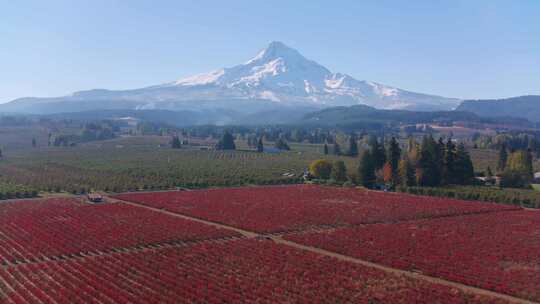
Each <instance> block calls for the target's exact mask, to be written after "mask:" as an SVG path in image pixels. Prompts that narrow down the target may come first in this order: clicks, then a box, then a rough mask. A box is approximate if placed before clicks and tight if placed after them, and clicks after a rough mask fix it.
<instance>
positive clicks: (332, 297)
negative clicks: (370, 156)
mask: <svg viewBox="0 0 540 304" xmlns="http://www.w3.org/2000/svg"><path fill="white" fill-rule="evenodd" d="M0 278H1V280H0V297H2V295H3V297H4V300H3V303H36V302H42V303H53V302H57V303H93V302H99V303H434V299H436V302H437V303H504V301H500V300H496V299H493V298H488V297H485V296H479V295H473V294H466V293H464V292H462V291H459V290H456V289H453V288H449V287H446V286H443V285H437V284H432V283H428V282H426V281H422V280H415V279H411V278H406V277H402V276H396V275H392V274H388V273H385V272H382V271H380V270H376V269H373V268H367V267H364V266H360V265H355V264H350V263H348V262H343V261H339V260H337V259H334V258H329V257H321V256H319V255H317V254H314V253H310V252H306V251H302V250H297V249H292V248H290V247H287V246H285V245H278V244H275V243H273V242H271V241H257V240H237V241H229V242H226V243H220V244H215V243H214V244H200V245H195V246H190V247H178V248H167V249H158V250H152V251H147V252H138V253H133V252H130V253H119V254H111V255H103V256H97V257H92V258H83V259H68V260H63V261H49V262H42V263H33V264H21V265H18V266H10V267H6V268H4V269H0ZM2 281H4V282H6V284H5V285H4V286H2V284H1V282H2Z"/></svg>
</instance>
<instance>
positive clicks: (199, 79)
mask: <svg viewBox="0 0 540 304" xmlns="http://www.w3.org/2000/svg"><path fill="white" fill-rule="evenodd" d="M169 85H172V86H181V87H197V86H209V85H211V86H215V87H218V88H220V89H225V88H226V89H229V90H235V91H237V93H238V94H239V96H238V97H239V98H255V99H265V100H271V101H274V102H282V103H300V104H302V103H304V104H312V105H317V106H343V105H357V104H366V105H369V106H372V107H375V108H381V109H423V110H433V109H437V110H439V109H452V108H454V107H456V106H457V105H458V103H459V100H457V99H451V98H444V97H440V96H432V95H426V94H419V93H414V92H409V91H405V90H401V89H398V88H394V87H390V86H386V85H382V84H378V83H375V82H371V81H358V80H356V79H354V78H353V77H351V76H349V75H346V74H341V73H332V72H331V71H330V70H328V69H327V68H325V67H324V66H322V65H320V64H318V63H317V62H315V61H312V60H309V59H306V58H305V57H304V56H302V54H300V52H298V51H297V50H295V49H293V48H290V47H288V46H287V45H285V44H283V43H282V42H278V41H274V42H271V43H270V44H269V45H268V46H267V47H266V48H265V49H263V50H262V51H260V52H259V53H258V54H257V55H256V56H255V57H253V58H252V59H250V60H249V61H247V62H246V63H244V64H241V65H237V66H234V67H232V68H224V69H219V70H215V71H212V72H209V73H206V74H199V75H195V76H192V77H188V78H185V79H181V80H178V81H176V82H174V83H172V84H169Z"/></svg>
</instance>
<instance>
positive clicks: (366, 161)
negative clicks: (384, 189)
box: [358, 151, 376, 188]
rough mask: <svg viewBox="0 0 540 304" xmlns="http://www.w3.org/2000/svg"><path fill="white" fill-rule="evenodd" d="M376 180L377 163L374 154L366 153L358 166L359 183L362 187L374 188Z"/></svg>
mask: <svg viewBox="0 0 540 304" xmlns="http://www.w3.org/2000/svg"><path fill="white" fill-rule="evenodd" d="M375 180H376V177H375V162H374V160H373V157H372V154H371V152H370V151H364V153H362V157H360V163H359V165H358V181H359V183H360V184H361V185H362V186H364V187H366V188H372V187H373V186H374V185H375Z"/></svg>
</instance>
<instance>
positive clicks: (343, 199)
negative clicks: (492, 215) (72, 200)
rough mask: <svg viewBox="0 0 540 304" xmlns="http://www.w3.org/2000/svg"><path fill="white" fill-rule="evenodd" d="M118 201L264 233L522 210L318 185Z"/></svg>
mask: <svg viewBox="0 0 540 304" xmlns="http://www.w3.org/2000/svg"><path fill="white" fill-rule="evenodd" d="M117 198H119V199H123V200H128V201H134V202H138V203H142V204H145V205H148V206H152V207H156V208H164V209H166V210H169V211H172V212H176V213H181V214H186V215H190V216H194V217H199V218H204V219H207V220H211V221H216V222H221V223H225V224H228V225H231V226H236V227H240V228H243V229H247V230H252V231H257V232H262V233H267V232H272V233H275V232H284V231H294V230H300V229H304V228H307V227H310V226H318V225H332V226H334V225H345V224H363V223H377V222H395V221H400V220H410V219H422V218H432V217H440V216H448V215H461V214H470V213H481V212H489V211H501V210H517V209H519V207H515V206H503V205H496V204H489V203H479V202H464V201H459V200H452V199H445V198H434V197H422V196H414V195H408V194H394V193H384V192H374V191H365V190H359V189H351V188H336V187H323V186H315V185H294V186H277V187H251V188H229V189H210V190H199V191H185V192H180V191H177V192H159V193H151V192H148V193H128V194H121V195H118V196H117Z"/></svg>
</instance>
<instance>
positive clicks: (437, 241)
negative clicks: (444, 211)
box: [286, 211, 540, 301]
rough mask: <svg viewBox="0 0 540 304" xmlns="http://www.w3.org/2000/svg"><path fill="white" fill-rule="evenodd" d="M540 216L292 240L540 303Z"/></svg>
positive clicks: (472, 218) (406, 225)
mask: <svg viewBox="0 0 540 304" xmlns="http://www.w3.org/2000/svg"><path fill="white" fill-rule="evenodd" d="M539 236H540V213H539V212H537V211H511V212H496V213H489V214H480V215H468V216H462V217H448V218H440V219H429V220H420V221H412V222H402V223H394V224H375V225H366V226H360V227H355V228H351V229H338V230H335V231H333V232H328V233H309V234H298V235H289V236H287V237H286V238H287V239H289V240H291V241H294V242H299V243H302V244H306V245H309V246H315V247H320V248H324V249H327V250H331V251H333V252H339V253H342V254H345V255H349V256H354V257H358V258H361V259H365V260H369V261H372V262H376V263H381V264H384V265H388V266H391V267H395V268H401V269H406V270H410V271H418V272H421V273H424V274H429V275H432V276H437V277H442V278H446V279H448V280H452V281H457V282H461V283H464V284H467V285H473V286H479V287H482V288H486V289H491V290H495V291H497V292H501V293H506V294H512V295H515V296H518V297H521V298H526V299H530V300H534V301H540V289H539V288H538V282H540V237H539Z"/></svg>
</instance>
